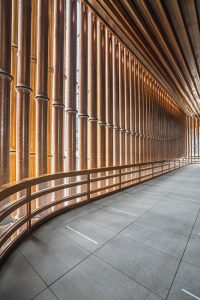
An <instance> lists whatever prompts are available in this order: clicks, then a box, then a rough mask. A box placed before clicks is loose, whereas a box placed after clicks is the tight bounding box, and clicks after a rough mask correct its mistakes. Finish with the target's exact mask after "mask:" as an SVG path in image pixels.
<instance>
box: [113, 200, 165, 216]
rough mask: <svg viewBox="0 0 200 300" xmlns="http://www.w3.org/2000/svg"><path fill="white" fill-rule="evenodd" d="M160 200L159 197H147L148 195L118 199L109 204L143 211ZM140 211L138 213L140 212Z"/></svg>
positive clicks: (126, 209)
mask: <svg viewBox="0 0 200 300" xmlns="http://www.w3.org/2000/svg"><path fill="white" fill-rule="evenodd" d="M159 202H160V199H159V200H158V199H154V198H148V197H144V198H143V197H139V198H136V197H130V198H128V199H124V200H119V201H116V202H115V203H113V204H112V205H110V207H115V208H120V207H121V209H122V210H123V209H124V210H125V211H130V212H133V213H134V212H136V213H137V210H138V212H141V213H144V211H146V210H148V209H150V208H152V207H154V206H155V205H156V204H158V203H159ZM141 213H140V214H141Z"/></svg>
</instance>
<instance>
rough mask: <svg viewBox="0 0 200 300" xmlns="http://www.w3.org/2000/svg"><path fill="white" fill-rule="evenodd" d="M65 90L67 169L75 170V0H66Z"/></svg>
mask: <svg viewBox="0 0 200 300" xmlns="http://www.w3.org/2000/svg"><path fill="white" fill-rule="evenodd" d="M67 4H68V6H67V45H66V52H67V58H66V60H67V61H66V65H67V92H66V107H65V111H66V127H67V128H66V129H67V144H66V153H67V162H66V163H67V170H68V171H74V170H76V114H77V109H76V73H77V68H76V62H77V1H76V0H68V1H67Z"/></svg>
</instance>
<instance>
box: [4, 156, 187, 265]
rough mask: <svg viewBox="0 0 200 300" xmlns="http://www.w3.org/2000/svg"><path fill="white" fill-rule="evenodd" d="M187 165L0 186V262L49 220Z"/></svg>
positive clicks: (57, 176) (99, 172)
mask: <svg viewBox="0 0 200 300" xmlns="http://www.w3.org/2000/svg"><path fill="white" fill-rule="evenodd" d="M187 164H188V162H187V160H186V159H185V158H179V159H174V160H168V161H166V160H165V161H157V162H148V163H141V164H133V165H123V166H116V167H108V168H98V169H88V170H83V171H74V172H67V173H57V174H53V175H45V176H41V177H38V178H29V179H25V180H22V181H20V182H16V183H12V184H7V185H3V186H1V187H0V204H2V203H4V205H3V206H2V205H1V206H2V207H1V206H0V207H1V209H0V234H1V236H0V248H1V252H0V258H1V261H2V259H3V258H5V257H6V256H7V255H8V253H9V252H10V251H11V250H12V248H13V247H14V246H16V243H17V242H18V241H20V240H21V238H22V237H24V236H26V235H29V234H30V232H31V231H32V230H33V228H35V227H36V226H38V225H40V224H41V223H43V222H45V221H46V220H48V219H50V218H52V217H53V216H55V215H57V214H60V213H62V212H64V211H67V210H70V209H72V208H74V207H76V206H80V205H83V204H85V203H88V202H90V201H93V200H96V199H97V198H100V197H102V196H103V195H104V196H105V195H108V194H110V193H114V192H118V191H120V190H123V189H125V188H127V187H131V186H133V185H135V184H138V183H139V182H142V181H146V180H149V179H151V178H153V177H157V176H159V175H161V174H164V173H168V172H171V171H173V170H175V169H178V168H180V167H183V166H185V165H187ZM5 203H6V204H5Z"/></svg>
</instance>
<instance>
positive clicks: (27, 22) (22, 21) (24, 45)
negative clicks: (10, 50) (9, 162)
mask: <svg viewBox="0 0 200 300" xmlns="http://www.w3.org/2000/svg"><path fill="white" fill-rule="evenodd" d="M30 66H31V1H26V0H19V2H18V59H17V85H16V91H17V105H16V107H17V113H16V179H17V180H20V179H23V178H27V177H29V128H30V127H29V114H30V93H31V88H30ZM25 212H26V210H25V208H21V209H18V212H17V217H18V218H20V217H21V216H22V215H24V213H25Z"/></svg>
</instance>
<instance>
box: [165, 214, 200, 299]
mask: <svg viewBox="0 0 200 300" xmlns="http://www.w3.org/2000/svg"><path fill="white" fill-rule="evenodd" d="M199 214H200V209H199V212H198V214H197V216H196V219H195V221H194V224H193V226H192V230H191V232H190V235H189V237H188V240H187V243H186V245H185V248H184V251H183V253H182V256H181V259H180V262H179V265H178V267H177V269H176V272H175V274H174V277H173V280H172V283H171V286H170V289H169V292H168V294H167V296H166V300H167V299H168V297H169V294H170V291H171V289H172V286H173V283H174V280H175V278H176V275H177V273H178V270H179V268H180V265H181V263H182V261H183V257H184V254H185V251H186V249H187V246H188V243H189V240H190V237H191V235H192V231H193V229H194V226H195V223H196V221H197V219H198V216H199Z"/></svg>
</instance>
